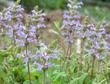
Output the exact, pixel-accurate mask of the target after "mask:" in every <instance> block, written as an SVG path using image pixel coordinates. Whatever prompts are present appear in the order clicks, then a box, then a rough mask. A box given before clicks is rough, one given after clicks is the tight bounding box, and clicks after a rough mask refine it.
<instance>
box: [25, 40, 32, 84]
mask: <svg viewBox="0 0 110 84" xmlns="http://www.w3.org/2000/svg"><path fill="white" fill-rule="evenodd" d="M25 46H26V57H28V54H27V52H28V43H27V38H26V44H25ZM29 61H30V59H29V57H28V63H27V67H28V77H29V84H32V83H31V73H30V65H29Z"/></svg>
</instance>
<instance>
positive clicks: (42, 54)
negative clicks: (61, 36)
mask: <svg viewBox="0 0 110 84" xmlns="http://www.w3.org/2000/svg"><path fill="white" fill-rule="evenodd" d="M47 50H48V48H47V46H46V45H45V44H41V47H40V50H39V51H37V52H36V55H35V56H34V59H35V60H36V61H35V62H34V64H35V65H37V66H38V67H37V70H38V71H42V70H47V69H48V68H49V67H52V66H53V65H54V64H53V63H52V62H50V59H56V58H57V57H58V52H56V51H55V50H53V52H52V53H48V52H47Z"/></svg>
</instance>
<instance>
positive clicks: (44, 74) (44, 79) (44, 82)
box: [42, 70, 46, 84]
mask: <svg viewBox="0 0 110 84" xmlns="http://www.w3.org/2000/svg"><path fill="white" fill-rule="evenodd" d="M42 84H46V71H45V70H43V81H42Z"/></svg>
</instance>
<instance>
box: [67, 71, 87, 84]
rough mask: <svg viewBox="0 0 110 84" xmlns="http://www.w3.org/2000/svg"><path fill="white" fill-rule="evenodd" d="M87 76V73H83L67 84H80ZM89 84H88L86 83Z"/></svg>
mask: <svg viewBox="0 0 110 84" xmlns="http://www.w3.org/2000/svg"><path fill="white" fill-rule="evenodd" d="M87 76H88V73H84V74H83V75H82V76H80V77H77V78H73V80H72V81H70V83H69V84H82V83H83V81H84V80H85V78H86V77H87ZM87 84H89V83H87Z"/></svg>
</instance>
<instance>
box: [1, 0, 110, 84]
mask: <svg viewBox="0 0 110 84" xmlns="http://www.w3.org/2000/svg"><path fill="white" fill-rule="evenodd" d="M18 3H19V1H17V2H16V3H15V4H13V5H11V6H10V7H8V8H5V9H4V10H3V11H2V12H0V47H1V48H0V84H109V83H110V71H109V70H110V62H109V58H110V57H109V48H110V43H109V39H110V34H109V33H107V31H106V29H105V24H104V23H103V22H92V21H90V19H89V18H88V17H87V16H82V15H81V13H80V11H78V10H79V9H80V8H81V6H82V5H83V3H82V2H77V1H76V0H68V4H67V9H65V10H64V13H63V19H61V20H60V21H55V22H53V25H52V26H51V27H49V25H48V21H49V18H47V15H46V13H44V12H43V11H42V10H39V7H38V6H35V7H34V9H33V10H32V11H31V12H30V13H26V11H25V10H24V8H23V7H22V6H21V5H19V4H18ZM53 37H55V38H54V39H51V38H53ZM49 39H51V40H49Z"/></svg>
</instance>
